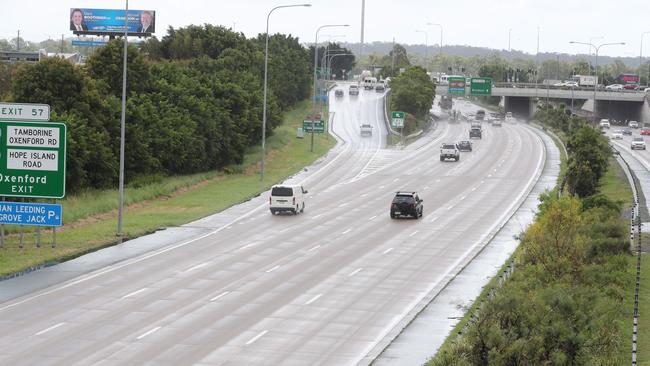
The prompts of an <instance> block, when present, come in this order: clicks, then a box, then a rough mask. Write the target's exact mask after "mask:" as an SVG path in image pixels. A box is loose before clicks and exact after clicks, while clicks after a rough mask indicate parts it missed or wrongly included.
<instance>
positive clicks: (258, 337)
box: [246, 329, 269, 346]
mask: <svg viewBox="0 0 650 366" xmlns="http://www.w3.org/2000/svg"><path fill="white" fill-rule="evenodd" d="M268 332H269V331H268V329H267V330H263V331H261V332H260V334H258V335H256V336H255V337H253V338H251V339H250V340H249V341H248V342H246V345H247V346H250V345H251V344H253V343H255V342H256V341H257V340H258V339H260V338H262V337H264V335H265V334H266V333H268Z"/></svg>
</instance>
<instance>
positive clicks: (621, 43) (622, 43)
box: [569, 41, 625, 125]
mask: <svg viewBox="0 0 650 366" xmlns="http://www.w3.org/2000/svg"><path fill="white" fill-rule="evenodd" d="M569 43H571V44H583V45H586V46H590V47H593V48H594V49H595V50H596V57H595V59H594V74H595V75H596V82H595V83H594V110H593V113H592V114H593V116H592V117H593V122H594V125H595V124H596V89H597V87H598V51H599V50H600V48H601V47H603V46H614V45H619V46H624V45H625V42H614V43H603V44H601V45H599V46H595V45H594V44H592V43H585V42H576V41H570V42H569Z"/></svg>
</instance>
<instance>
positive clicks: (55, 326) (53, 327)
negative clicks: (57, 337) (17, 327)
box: [34, 322, 65, 336]
mask: <svg viewBox="0 0 650 366" xmlns="http://www.w3.org/2000/svg"><path fill="white" fill-rule="evenodd" d="M63 324H65V323H63V322H62V323H59V324H56V325H53V326H51V327H49V328H47V329H43V330H41V331H40V332H38V333H36V334H34V335H37V336H38V335H41V334H45V333H47V332H49V331H51V330H53V329H56V328H58V327H60V326H62V325H63Z"/></svg>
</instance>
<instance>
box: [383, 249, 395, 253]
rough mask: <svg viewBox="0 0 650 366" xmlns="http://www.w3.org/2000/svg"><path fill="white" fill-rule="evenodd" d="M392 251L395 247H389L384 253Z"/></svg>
mask: <svg viewBox="0 0 650 366" xmlns="http://www.w3.org/2000/svg"><path fill="white" fill-rule="evenodd" d="M392 251H393V248H388V249H386V250H384V253H383V254H388V253H390V252H392Z"/></svg>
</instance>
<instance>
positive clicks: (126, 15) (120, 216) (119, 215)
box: [117, 0, 129, 243]
mask: <svg viewBox="0 0 650 366" xmlns="http://www.w3.org/2000/svg"><path fill="white" fill-rule="evenodd" d="M128 32H129V0H126V9H125V11H124V65H123V66H124V67H123V68H122V116H121V118H120V178H119V179H120V182H119V190H120V194H119V195H120V197H119V201H120V202H119V208H118V213H117V236H119V242H120V243H122V238H123V233H122V221H123V216H124V138H125V136H124V130H125V129H126V60H127V57H126V55H127V51H128V44H129V43H128V42H129V40H128Z"/></svg>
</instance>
